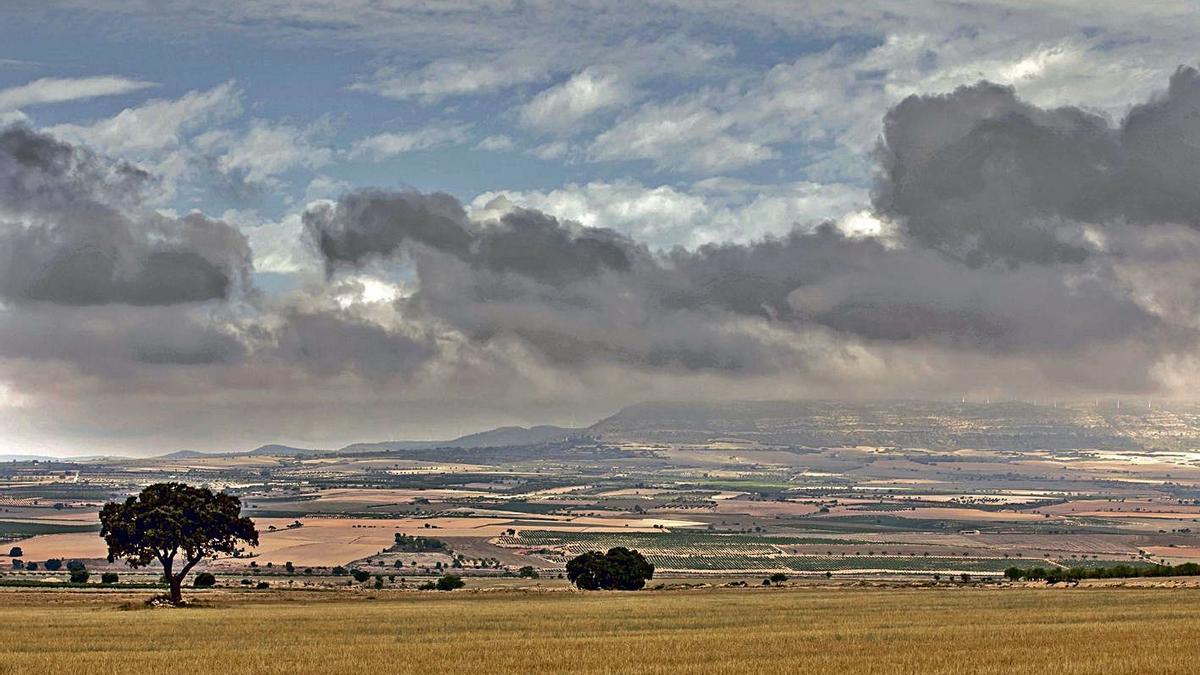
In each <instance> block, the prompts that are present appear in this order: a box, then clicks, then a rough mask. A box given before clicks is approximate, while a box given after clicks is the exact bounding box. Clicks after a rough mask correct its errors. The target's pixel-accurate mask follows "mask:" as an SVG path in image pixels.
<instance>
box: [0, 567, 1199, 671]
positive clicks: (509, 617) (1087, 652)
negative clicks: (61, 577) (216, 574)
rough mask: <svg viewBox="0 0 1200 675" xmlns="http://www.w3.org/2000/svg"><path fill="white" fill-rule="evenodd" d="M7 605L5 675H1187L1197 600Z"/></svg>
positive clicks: (47, 598)
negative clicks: (162, 674) (709, 674)
mask: <svg viewBox="0 0 1200 675" xmlns="http://www.w3.org/2000/svg"><path fill="white" fill-rule="evenodd" d="M141 597H142V596H137V595H130V596H129V597H128V598H125V599H124V600H122V598H121V596H119V595H114V594H100V593H86V592H81V593H38V592H36V591H15V592H9V593H4V594H0V621H2V622H3V625H4V626H5V629H4V630H3V631H0V673H6V674H7V673H14V674H18V673H19V674H25V673H29V674H37V675H46V674H53V673H73V674H80V673H87V674H96V675H102V674H105V673H130V672H137V673H148V672H170V673H173V674H180V675H185V674H190V673H222V674H232V673H344V672H372V673H441V672H459V673H483V674H490V673H536V672H547V673H566V672H585V673H667V672H672V673H674V672H721V673H733V672H755V673H795V672H807V673H902V672H903V673H964V672H970V673H1014V672H1037V673H1048V674H1059V673H1064V674H1065V673H1193V672H1197V669H1198V668H1200V640H1197V639H1196V632H1195V631H1196V623H1197V619H1200V610H1198V609H1197V607H1198V605H1200V589H1194V588H1186V589H1161V588H1142V589H1137V588H1078V589H1070V590H1067V589H1038V588H1024V589H1005V590H994V589H980V588H946V589H940V588H937V589H853V588H821V587H803V588H778V589H750V590H748V589H740V590H734V589H729V590H726V589H701V590H689V591H662V592H652V591H643V592H638V593H569V592H555V593H522V592H516V591H501V592H469V591H468V592H462V591H459V592H454V593H399V592H397V593H389V592H381V593H376V594H373V596H365V595H364V596H354V597H351V596H347V595H345V594H336V593H335V594H324V595H321V594H312V595H305V594H299V593H288V592H279V593H274V592H271V593H268V594H237V593H226V594H221V593H210V594H196V595H194V596H193V597H194V598H199V599H200V601H201V602H200V604H201V606H198V607H192V608H186V609H138V610H135V611H130V609H129V608H130V607H138V606H140V605H139V603H138V601H137V600H138V599H139V598H141Z"/></svg>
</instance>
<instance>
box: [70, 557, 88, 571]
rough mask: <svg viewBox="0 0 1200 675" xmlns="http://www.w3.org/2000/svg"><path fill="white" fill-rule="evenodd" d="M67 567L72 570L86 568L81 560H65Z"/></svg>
mask: <svg viewBox="0 0 1200 675" xmlns="http://www.w3.org/2000/svg"><path fill="white" fill-rule="evenodd" d="M67 569H68V570H70V571H72V572H74V571H76V570H82V569H86V566H85V565H84V564H83V561H82V560H69V561H67Z"/></svg>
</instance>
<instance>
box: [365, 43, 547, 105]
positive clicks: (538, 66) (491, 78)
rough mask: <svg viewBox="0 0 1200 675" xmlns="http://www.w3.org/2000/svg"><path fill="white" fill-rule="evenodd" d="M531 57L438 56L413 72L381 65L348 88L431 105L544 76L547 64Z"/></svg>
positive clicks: (492, 90) (515, 54) (512, 54)
mask: <svg viewBox="0 0 1200 675" xmlns="http://www.w3.org/2000/svg"><path fill="white" fill-rule="evenodd" d="M530 56H531V55H528V54H522V53H511V54H509V55H506V56H504V57H502V58H501V59H499V61H489V62H468V61H459V60H453V59H439V60H437V61H434V62H432V63H430V64H428V65H427V66H425V67H423V68H421V69H420V70H418V71H416V72H401V71H399V70H397V69H395V68H381V69H380V70H378V71H376V72H375V73H374V74H373V75H372V76H371V77H370V78H367V79H364V80H361V81H359V82H355V83H354V84H352V85H350V89H351V91H362V92H369V93H373V94H378V95H380V96H383V97H386V98H392V99H397V100H407V99H414V98H415V99H418V100H420V101H422V102H423V103H426V104H433V103H437V102H439V101H441V100H442V99H445V98H447V97H451V96H463V95H466V94H485V93H490V92H494V91H497V90H500V89H505V88H507V87H512V86H514V85H518V84H524V83H527V82H535V81H537V80H540V79H542V78H544V77H546V75H547V74H548V70H547V69H546V65H545V64H543V63H539V62H536V61H534V60H533V59H531V58H529V57H530Z"/></svg>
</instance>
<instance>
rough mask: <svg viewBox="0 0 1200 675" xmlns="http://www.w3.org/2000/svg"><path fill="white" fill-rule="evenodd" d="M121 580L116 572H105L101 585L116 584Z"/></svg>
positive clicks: (101, 576) (101, 578)
mask: <svg viewBox="0 0 1200 675" xmlns="http://www.w3.org/2000/svg"><path fill="white" fill-rule="evenodd" d="M119 579H120V578H119V577H118V576H117V573H116V572H105V573H103V574H101V575H100V583H102V584H115V583H117V581H119Z"/></svg>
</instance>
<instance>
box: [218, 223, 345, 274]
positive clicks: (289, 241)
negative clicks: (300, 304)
mask: <svg viewBox="0 0 1200 675" xmlns="http://www.w3.org/2000/svg"><path fill="white" fill-rule="evenodd" d="M300 213H301V212H296V213H291V214H288V215H286V216H284V217H283V218H280V219H279V220H268V219H265V218H263V217H262V216H261V215H260V214H259V213H257V212H255V211H238V210H232V209H231V210H228V211H226V212H225V213H223V214H221V220H224V221H225V222H227V223H230V224H231V225H235V226H237V228H238V229H239V230H241V231H242V234H245V235H246V238H247V239H249V240H250V250H251V251H252V252H253V253H254V271H255V272H268V273H274V274H310V275H314V276H318V275H320V274H321V273H322V272H321V270H322V269H323V268H322V266H321V262H320V261H319V260H318V259H317V255H316V252H315V251H313V250H312V248H311V247H310V246H308V245H307V243H306V242H305V239H304V235H303V233H304V224H303V223H302V222H301V219H300Z"/></svg>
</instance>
